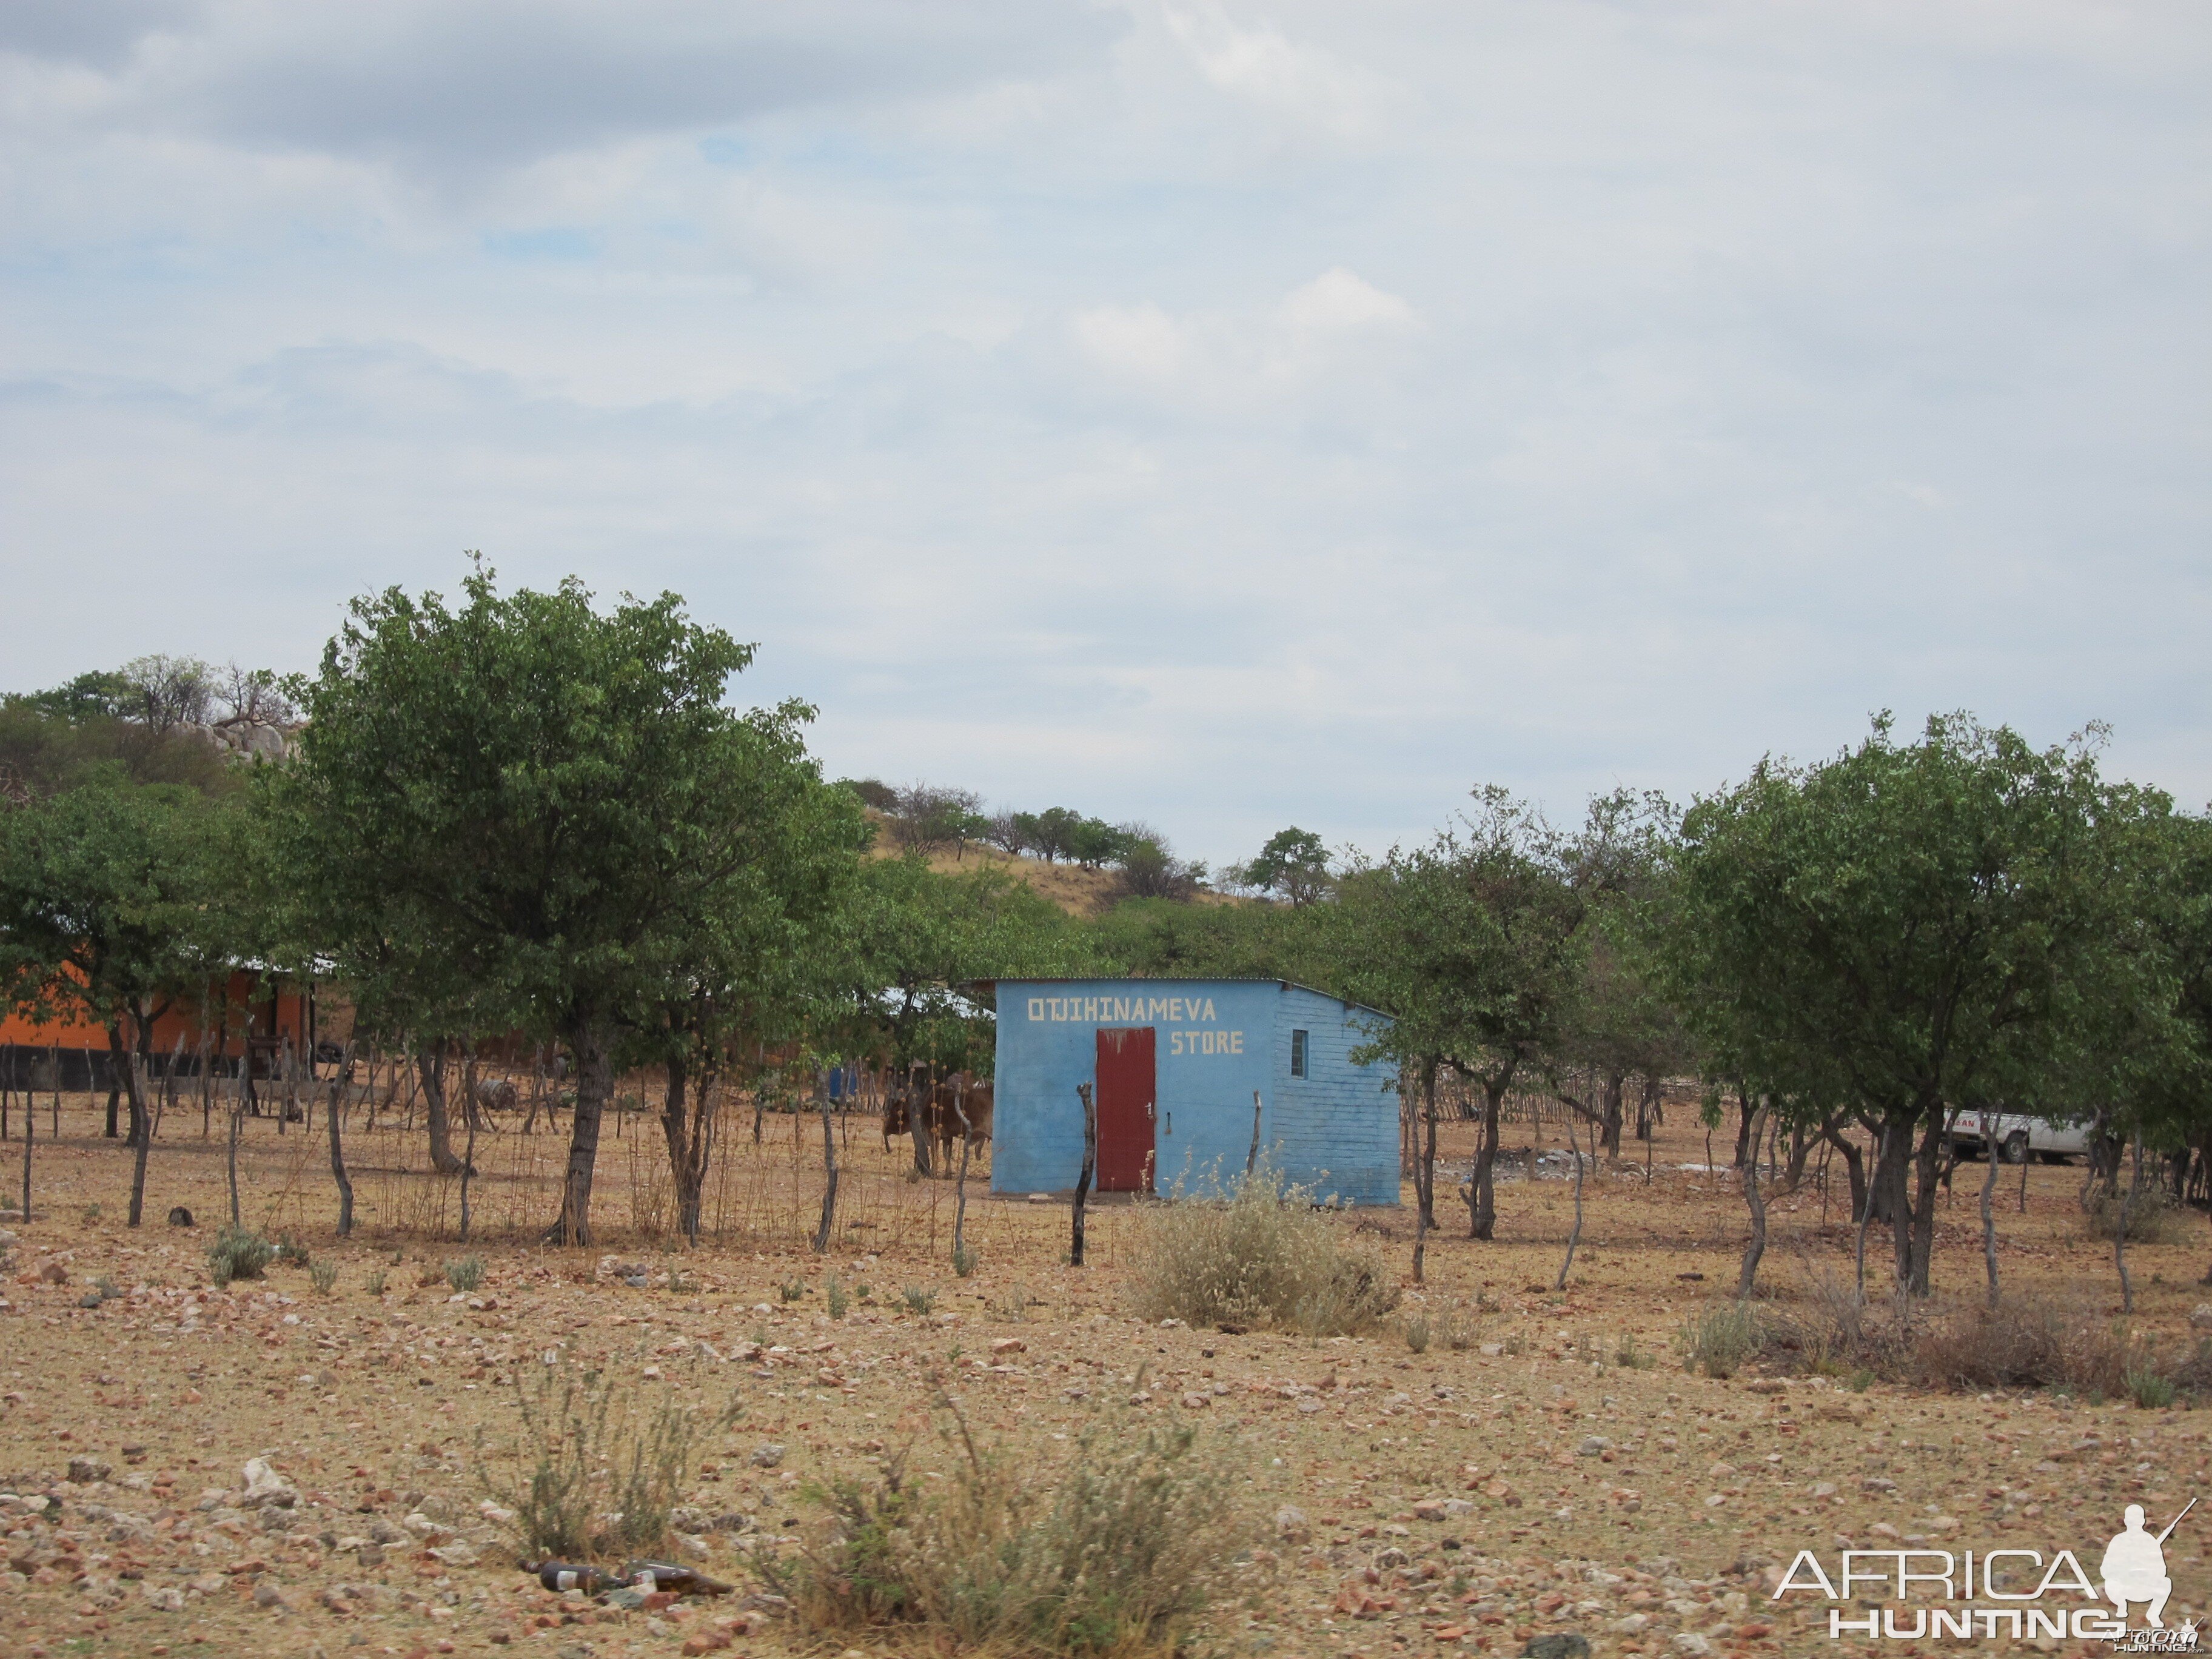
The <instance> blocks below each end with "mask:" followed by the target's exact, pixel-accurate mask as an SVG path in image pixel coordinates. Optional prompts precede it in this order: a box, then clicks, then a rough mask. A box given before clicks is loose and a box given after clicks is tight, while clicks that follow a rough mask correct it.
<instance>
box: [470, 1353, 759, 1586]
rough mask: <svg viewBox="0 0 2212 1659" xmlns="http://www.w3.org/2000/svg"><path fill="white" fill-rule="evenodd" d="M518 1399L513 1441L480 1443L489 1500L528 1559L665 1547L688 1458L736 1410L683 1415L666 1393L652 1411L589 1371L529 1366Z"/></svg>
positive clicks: (687, 1410)
mask: <svg viewBox="0 0 2212 1659" xmlns="http://www.w3.org/2000/svg"><path fill="white" fill-rule="evenodd" d="M529 1370H531V1371H532V1372H534V1373H536V1376H535V1378H534V1380H526V1381H521V1382H520V1387H518V1388H517V1389H515V1391H514V1398H515V1409H516V1414H517V1417H518V1418H519V1419H520V1421H519V1425H518V1432H517V1434H516V1437H515V1438H514V1439H513V1441H511V1442H509V1443H507V1444H506V1445H503V1446H497V1447H491V1446H487V1445H486V1444H485V1443H484V1442H483V1437H482V1436H481V1435H479V1437H478V1439H477V1450H478V1453H479V1456H480V1462H479V1470H480V1475H479V1478H480V1480H482V1482H483V1489H484V1492H485V1494H486V1495H487V1496H488V1497H489V1498H492V1499H494V1500H495V1502H496V1503H498V1504H500V1505H501V1507H502V1508H504V1509H507V1510H511V1511H513V1517H514V1518H513V1520H512V1521H510V1522H507V1525H508V1526H509V1528H511V1529H512V1530H513V1534H514V1535H515V1541H516V1543H517V1545H518V1547H520V1550H521V1551H522V1553H523V1554H524V1556H525V1558H526V1559H543V1558H544V1557H547V1556H559V1557H561V1558H562V1559H568V1560H588V1559H592V1558H593V1557H595V1556H611V1555H617V1554H638V1553H651V1552H654V1551H658V1550H659V1549H661V1548H663V1547H665V1545H666V1544H667V1542H668V1539H669V1529H670V1527H671V1516H672V1515H673V1514H674V1512H675V1510H677V1509H678V1508H679V1507H680V1506H681V1505H682V1504H683V1503H684V1495H685V1482H686V1480H687V1479H688V1477H689V1475H690V1473H691V1470H692V1468H693V1467H694V1459H693V1457H692V1451H693V1449H694V1447H695V1446H696V1444H697V1443H698V1440H699V1438H700V1437H701V1436H702V1435H703V1434H712V1433H715V1432H718V1431H720V1430H723V1429H726V1428H727V1427H728V1426H729V1425H731V1424H732V1423H733V1422H735V1421H736V1420H737V1418H738V1414H739V1413H740V1411H741V1410H742V1407H739V1406H738V1405H736V1404H735V1403H732V1405H731V1406H730V1407H727V1408H726V1409H725V1410H724V1411H722V1412H720V1413H704V1412H700V1411H697V1410H695V1409H694V1408H692V1407H688V1406H685V1405H683V1404H681V1403H680V1402H679V1401H677V1400H675V1399H674V1398H673V1397H672V1396H671V1395H669V1394H668V1393H667V1392H666V1391H665V1389H664V1390H660V1391H656V1394H655V1396H654V1397H653V1399H652V1400H651V1401H649V1402H648V1401H646V1400H643V1399H641V1398H640V1394H641V1391H640V1390H638V1389H634V1388H630V1389H617V1387H616V1385H615V1383H613V1382H612V1381H611V1379H609V1378H607V1377H605V1376H602V1375H601V1374H600V1373H599V1372H598V1371H595V1370H583V1371H580V1370H577V1369H576V1368H575V1367H574V1366H571V1365H567V1364H561V1365H550V1366H535V1365H533V1366H532V1367H530V1368H529Z"/></svg>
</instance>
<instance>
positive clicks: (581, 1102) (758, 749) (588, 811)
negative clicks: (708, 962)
mask: <svg viewBox="0 0 2212 1659" xmlns="http://www.w3.org/2000/svg"><path fill="white" fill-rule="evenodd" d="M462 599H463V602H462V603H461V604H459V605H457V606H449V605H447V603H446V601H445V600H444V599H441V597H439V596H438V595H436V594H435V593H432V594H425V595H423V596H422V598H420V599H416V598H413V597H410V595H408V594H406V593H404V592H400V591H399V590H398V589H392V590H388V591H386V592H384V593H382V594H380V595H378V596H375V597H374V598H368V599H359V600H356V602H355V604H354V605H353V607H352V611H351V614H350V616H349V619H348V621H347V622H346V623H345V625H344V627H343V629H341V630H340V632H339V634H338V635H337V637H336V638H335V639H333V640H332V641H331V644H330V646H329V647H328V648H327V649H326V651H325V653H324V657H323V662H322V666H321V670H320V672H319V674H318V676H317V677H316V678H314V679H313V681H311V682H309V683H307V684H305V685H304V686H303V687H301V696H302V699H303V701H304V702H305V705H306V712H307V716H308V719H309V721H310V722H311V723H310V724H309V726H307V729H306V731H305V732H303V733H302V736H301V752H300V757H299V760H298V763H296V764H295V766H293V767H289V768H287V769H284V771H283V773H282V774H281V775H280V782H279V785H278V787H277V788H276V792H275V799H274V800H273V802H272V805H273V806H274V807H275V808H276V809H277V810H276V817H277V819H278V820H279V822H280V823H283V824H285V825H288V826H289V829H287V830H286V831H285V833H287V834H289V836H290V845H289V862H290V866H291V867H292V869H293V870H294V871H295V872H297V874H298V878H299V879H300V881H301V883H302V884H303V888H304V890H305V891H304V901H305V902H304V908H305V910H306V912H307V915H308V916H309V917H310V918H311V920H312V921H313V926H314V927H315V929H316V931H317V932H318V933H319V935H320V936H321V937H322V938H323V939H325V940H326V941H327V948H328V949H330V950H331V951H332V952H333V953H334V954H335V955H336V956H337V958H338V959H339V963H340V971H341V972H342V974H343V975H344V976H345V977H347V978H348V979H349V980H351V981H353V982H355V983H356V984H357V985H360V986H361V987H363V994H364V996H365V998H366V999H367V1000H368V1001H369V1002H370V1003H371V1004H372V1005H373V1006H377V1007H379V1008H380V1009H382V1010H385V1011H386V1012H387V1013H388V1014H389V1015H390V1016H392V1017H396V1018H402V1019H404V1020H405V1021H406V1022H407V1023H408V1024H410V1025H411V1026H412V1027H413V1029H415V1030H418V1031H420V1030H431V1031H437V1030H451V1029H453V1028H452V1027H451V1026H450V1025H447V1024H442V1023H441V1021H442V1020H443V1019H445V1018H452V1017H453V1016H454V1015H455V1013H456V1011H460V1012H465V1014H466V1016H467V1017H468V1018H469V1019H470V1021H471V1024H472V1027H473V1029H477V1030H497V1029H520V1030H526V1031H531V1032H533V1033H546V1034H550V1035H551V1036H554V1037H556V1039H557V1040H558V1041H560V1042H562V1044H563V1045H564V1046H565V1047H566V1048H568V1052H569V1054H570V1055H571V1057H572V1059H573V1060H574V1067H575V1076H576V1085H577V1087H576V1106H575V1111H574V1121H573V1126H572V1129H571V1134H570V1141H569V1149H568V1166H567V1170H566V1173H565V1176H564V1179H563V1182H562V1200H561V1212H560V1215H559V1217H558V1218H557V1219H556V1222H555V1223H554V1225H553V1226H552V1228H551V1229H550V1232H549V1237H556V1238H558V1239H559V1240H561V1241H562V1242H564V1243H572V1244H576V1243H588V1242H589V1239H590V1236H591V1227H590V1210H591V1196H592V1170H593V1166H594V1164H595V1162H596V1159H597V1155H598V1150H599V1127H600V1121H601V1116H602V1114H603V1112H604V1110H605V1105H606V1102H607V1099H608V1097H609V1094H610V1092H611V1086H612V1077H613V1066H614V1063H615V1060H616V1056H617V1052H618V1050H619V1049H620V1048H621V1045H622V1044H623V1042H624V1041H625V1038H626V1036H627V1035H628V1034H629V1032H630V1031H631V1030H634V1029H635V1025H636V1024H637V1022H638V1018H639V1011H640V1010H641V1009H642V1008H644V1007H646V1006H649V1005H651V1004H653V1003H654V1002H656V1001H657V1000H660V999H661V998H662V997H664V996H665V994H666V992H667V990H668V987H670V985H671V982H672V981H674V980H675V979H676V978H677V977H678V975H680V973H681V972H682V971H683V970H684V969H688V968H692V967H695V966H696V964H697V963H698V962H699V960H700V956H701V953H700V952H699V951H698V949H697V944H698V936H699V931H700V929H701V927H702V920H701V919H702V917H711V916H714V915H720V914H722V913H724V911H725V909H726V907H731V906H735V907H738V908H739V909H743V908H744V907H746V906H747V905H749V904H753V903H756V902H758V903H762V904H767V903H769V902H771V901H770V898H769V896H770V895H774V894H776V893H779V892H781V890H783V889H784V887H785V886H786V885H787V882H788V880H789V878H790V864H791V860H792V858H793V852H792V846H791V841H790V836H789V832H788V825H787V823H786V821H785V816H786V815H787V813H788V812H789V811H791V808H792V803H793V799H794V797H795V796H799V795H803V794H804V793H805V791H806V790H807V789H808V788H809V787H811V785H812V783H813V781H814V780H815V779H816V777H817V773H816V771H815V769H814V767H813V765H812V763H811V762H810V761H809V760H808V759H807V757H806V755H805V747H804V744H803V743H802V741H801V727H802V726H803V723H804V722H805V720H806V719H807V718H808V717H809V715H810V714H811V710H809V709H807V708H805V707H804V706H803V705H800V704H797V703H786V704H783V705H781V706H780V707H778V708H773V709H768V710H755V711H753V712H751V713H749V714H738V713H737V712H735V711H733V710H732V709H731V708H727V707H726V706H725V705H724V702H723V697H724V695H725V693H726V690H727V688H728V684H729V681H730V678H731V677H732V675H734V674H736V673H738V672H739V671H742V670H743V669H744V667H745V666H746V665H748V664H749V663H750V661H751V659H752V648H751V647H749V646H745V645H741V644H739V643H738V641H735V640H733V639H732V638H731V637H730V636H729V635H727V634H726V633H724V632H723V631H722V630H720V629H714V628H708V627H703V626H701V625H699V624H697V623H693V622H691V621H690V619H689V618H688V617H686V616H685V614H684V609H683V605H682V602H681V601H680V600H679V599H677V598H676V597H675V596H674V595H672V594H663V595H662V596H661V597H660V598H659V599H653V600H652V601H650V602H646V601H639V600H634V599H625V600H624V601H623V603H622V604H620V605H617V606H616V607H615V608H614V609H613V610H612V611H606V612H603V611H599V610H598V609H597V608H595V606H594V605H593V604H592V596H591V594H590V593H589V592H586V590H585V589H584V588H583V586H581V585H580V583H578V582H576V581H574V580H569V581H566V582H563V583H562V586H560V587H559V589H557V590H556V591H555V592H532V591H530V590H527V589H524V590H520V591H518V592H514V593H512V594H506V595H502V594H501V593H500V592H497V591H496V589H495V585H494V582H493V579H492V576H491V574H490V573H489V571H487V570H485V569H483V568H482V567H481V566H479V568H477V571H476V572H475V573H474V574H471V576H470V577H469V578H467V580H465V582H464V583H463V594H462ZM819 822H820V823H823V825H825V826H827V825H830V824H834V823H848V822H849V820H848V819H843V818H838V817H835V815H823V817H821V818H820V820H819ZM824 833H828V830H827V829H825V830H824ZM708 954H709V955H711V953H708Z"/></svg>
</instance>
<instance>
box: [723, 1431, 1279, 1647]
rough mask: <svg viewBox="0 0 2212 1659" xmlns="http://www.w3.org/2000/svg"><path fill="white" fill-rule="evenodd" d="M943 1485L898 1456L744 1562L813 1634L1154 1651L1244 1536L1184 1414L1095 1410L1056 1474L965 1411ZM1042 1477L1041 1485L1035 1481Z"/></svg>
mask: <svg viewBox="0 0 2212 1659" xmlns="http://www.w3.org/2000/svg"><path fill="white" fill-rule="evenodd" d="M945 1443H946V1449H947V1450H948V1451H949V1452H950V1453H951V1463H952V1468H951V1471H950V1474H949V1478H948V1479H947V1480H945V1482H944V1483H943V1484H942V1485H934V1484H933V1485H932V1486H929V1487H927V1488H923V1487H921V1486H913V1485H909V1484H908V1483H907V1482H906V1481H905V1480H904V1479H903V1475H902V1469H901V1468H900V1467H899V1465H898V1464H896V1463H894V1464H893V1465H892V1466H891V1467H890V1468H889V1469H887V1470H886V1471H885V1472H884V1473H883V1474H880V1475H878V1476H876V1477H873V1478H872V1479H871V1480H854V1479H841V1480H837V1481H836V1482H835V1483H833V1484H832V1486H830V1487H829V1489H828V1490H826V1491H823V1490H821V1489H818V1488H817V1489H815V1490H813V1491H811V1492H809V1494H808V1496H809V1497H810V1498H812V1499H813V1500H814V1501H815V1502H817V1504H820V1505H822V1506H823V1508H824V1509H826V1510H827V1511H828V1519H827V1521H826V1523H825V1524H824V1525H823V1527H821V1528H818V1529H817V1530H816V1531H815V1532H814V1533H813V1534H812V1535H811V1536H810V1537H809V1538H808V1539H807V1541H806V1542H805V1545H804V1547H803V1550H802V1553H801V1554H800V1555H799V1557H798V1558H797V1559H795V1560H793V1561H790V1562H783V1563H780V1562H778V1561H777V1560H776V1559H775V1558H773V1557H772V1556H770V1555H769V1554H767V1553H764V1552H763V1553H756V1554H755V1556H754V1558H753V1559H754V1564H755V1565H756V1567H757V1570H758V1571H760V1572H761V1573H762V1576H763V1577H765V1578H766V1579H767V1580H768V1581H769V1585H770V1587H771V1588H772V1589H776V1590H777V1591H779V1592H780V1593H782V1594H785V1595H789V1596H790V1597H791V1598H792V1600H793V1603H794V1605H795V1606H796V1607H798V1609H799V1613H800V1615H801V1616H802V1617H803V1618H804V1619H805V1620H806V1621H807V1622H808V1623H809V1624H811V1626H814V1627H815V1628H817V1629H819V1630H842V1629H849V1628H852V1627H854V1626H870V1625H884V1624H891V1623H908V1624H920V1625H924V1626H933V1627H935V1628H936V1629H937V1630H938V1631H939V1632H942V1633H943V1634H944V1635H945V1636H949V1637H950V1638H952V1640H953V1641H954V1642H956V1643H959V1644H987V1645H990V1646H993V1647H997V1648H1000V1649H1002V1650H1012V1651H1017V1652H1020V1651H1029V1652H1042V1653H1065V1654H1104V1653H1129V1652H1134V1651H1141V1650H1172V1649H1174V1648H1175V1647H1176V1640H1177V1637H1178V1635H1179V1633H1180V1632H1181V1631H1182V1628H1183V1627H1184V1626H1186V1625H1187V1624H1188V1621H1189V1620H1191V1619H1192V1618H1193V1617H1194V1616H1196V1615H1197V1614H1198V1613H1201V1612H1203V1611H1204V1610H1205V1609H1206V1607H1207V1606H1208V1605H1210V1604H1211V1602H1212V1601H1213V1599H1214V1598H1215V1597H1216V1596H1217V1595H1218V1594H1220V1593H1221V1591H1222V1589H1224V1587H1225V1584H1226V1583H1227V1582H1228V1580H1229V1578H1230V1577H1231V1574H1232V1572H1233V1571H1234V1570H1235V1564H1236V1558H1237V1556H1238V1555H1239V1554H1240V1553H1242V1552H1243V1550H1244V1549H1245V1548H1246V1547H1248V1546H1249V1544H1250V1543H1251V1542H1252V1541H1253V1540H1254V1538H1255V1536H1256V1532H1255V1528H1254V1527H1253V1525H1252V1523H1251V1522H1250V1520H1249V1517H1246V1516H1243V1515H1242V1514H1241V1513H1240V1511H1239V1510H1238V1508H1237V1502H1238V1494H1240V1493H1242V1492H1244V1491H1245V1490H1246V1489H1247V1487H1248V1486H1249V1474H1250V1472H1249V1469H1248V1468H1245V1467H1244V1462H1243V1459H1242V1458H1240V1457H1239V1456H1238V1455H1237V1453H1236V1452H1235V1451H1234V1449H1233V1448H1232V1446H1231V1443H1228V1442H1227V1441H1225V1440H1223V1439H1220V1438H1218V1437H1202V1436H1201V1435H1200V1432H1199V1431H1198V1430H1197V1429H1195V1428H1193V1427H1190V1426H1188V1425H1182V1424H1176V1423H1167V1424H1159V1423H1153V1422H1148V1421H1137V1420H1127V1419H1123V1418H1122V1417H1121V1416H1120V1415H1119V1414H1115V1415H1112V1416H1109V1415H1107V1414H1103V1413H1102V1414H1101V1415H1100V1416H1099V1417H1097V1418H1095V1419H1093V1420H1092V1422H1091V1425H1089V1426H1088V1427H1086V1428H1085V1430H1083V1431H1081V1432H1080V1433H1079V1434H1078V1435H1077V1436H1076V1437H1075V1439H1074V1442H1073V1444H1072V1445H1071V1447H1070V1449H1069V1451H1068V1454H1067V1456H1066V1461H1065V1462H1063V1463H1062V1464H1061V1465H1060V1467H1059V1468H1054V1469H1050V1470H1046V1471H1041V1470H1040V1469H1039V1468H1037V1466H1036V1461H1035V1457H1034V1455H1033V1454H1031V1453H1029V1452H1026V1451H1024V1452H1017V1451H1015V1450H1014V1449H1011V1448H1009V1447H1007V1446H1006V1445H1004V1444H999V1443H994V1444H992V1445H990V1446H988V1447H978V1446H977V1445H976V1443H975V1439H974V1437H973V1436H972V1435H971V1434H970V1432H969V1427H968V1425H967V1423H966V1421H965V1419H960V1418H958V1417H957V1413H956V1416H955V1421H954V1426H953V1428H952V1429H951V1431H948V1432H947V1433H946V1434H945ZM1041 1477H1042V1478H1041Z"/></svg>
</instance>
